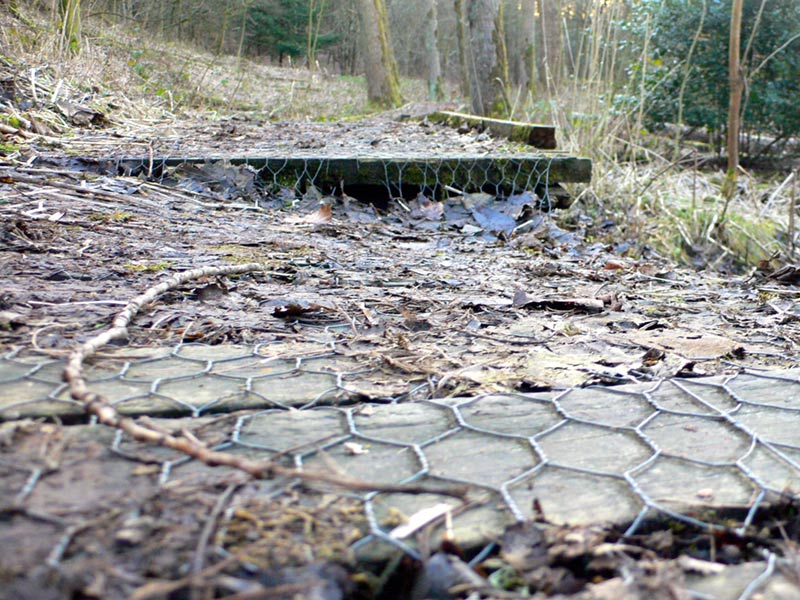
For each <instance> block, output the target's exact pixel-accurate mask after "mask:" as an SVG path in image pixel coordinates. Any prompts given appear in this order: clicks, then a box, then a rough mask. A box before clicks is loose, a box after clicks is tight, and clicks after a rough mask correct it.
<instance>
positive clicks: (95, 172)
mask: <svg viewBox="0 0 800 600" xmlns="http://www.w3.org/2000/svg"><path fill="white" fill-rule="evenodd" d="M394 116H396V115H387V116H384V117H383V118H382V119H372V120H370V121H368V122H365V123H348V124H344V125H342V124H329V125H321V124H315V125H310V124H301V123H290V124H269V123H259V122H241V123H239V122H236V121H235V120H224V121H216V122H203V121H198V120H191V121H187V122H175V121H170V122H164V123H154V122H150V123H142V124H141V126H140V127H138V128H135V127H131V124H130V123H126V124H125V127H124V128H123V127H118V126H117V127H116V129H115V126H114V125H113V124H110V125H109V124H106V125H105V126H104V127H103V128H102V129H92V128H91V125H90V128H89V129H85V130H81V129H78V130H76V131H75V137H71V138H69V139H67V138H63V139H60V140H59V141H58V143H54V142H52V140H51V141H50V142H47V140H45V143H44V145H43V146H39V145H38V144H39V142H38V141H36V140H34V142H30V143H28V142H25V143H24V144H23V147H24V148H23V150H22V151H21V152H19V153H15V154H14V156H13V157H10V158H7V159H0V216H2V219H0V281H1V282H2V288H1V289H0V351H1V352H2V353H3V354H4V355H7V356H11V355H13V356H15V357H20V358H26V357H36V356H43V357H51V358H58V359H60V358H65V357H66V356H67V355H68V353H69V351H70V350H71V349H72V348H74V347H75V345H76V344H79V343H83V342H85V341H87V340H89V339H90V338H91V337H92V336H94V335H95V334H96V333H97V332H98V331H102V330H103V329H105V328H107V327H108V326H109V325H110V324H111V322H112V320H113V319H114V317H115V315H116V314H117V313H118V312H119V311H120V310H121V308H122V307H123V306H124V305H125V304H126V303H127V302H129V301H130V300H131V299H133V298H134V297H135V296H137V295H139V294H141V293H142V292H144V291H145V290H146V289H148V288H149V287H151V286H153V285H155V284H157V283H159V282H161V281H163V280H164V279H165V278H167V277H168V276H170V275H171V274H173V273H178V272H182V271H186V270H188V269H193V268H198V267H206V266H207V267H214V266H224V265H236V264H244V263H251V262H257V263H261V264H262V265H263V269H262V270H257V271H253V272H251V273H246V274H242V275H240V276H228V277H215V276H209V277H205V278H201V279H198V280H195V281H191V282H188V283H185V284H183V285H180V286H177V287H176V288H174V289H170V290H169V291H167V292H166V293H165V294H164V295H162V296H161V297H160V298H158V300H157V301H154V302H152V303H149V304H147V305H146V306H144V307H143V310H142V311H141V312H140V314H139V315H137V316H136V318H135V319H134V320H133V322H132V324H131V325H130V327H129V328H128V339H127V340H126V344H127V347H129V348H133V349H140V348H151V347H162V346H176V345H178V344H180V343H185V342H199V343H204V344H210V345H216V344H223V343H235V344H249V345H254V344H269V343H271V342H275V341H285V340H296V341H297V343H298V344H302V343H309V342H311V341H315V342H316V343H319V340H320V339H322V338H324V339H325V340H328V341H329V342H332V343H335V344H336V345H337V346H338V347H340V348H345V349H346V350H347V352H348V356H349V357H350V358H354V359H355V360H358V361H362V362H363V364H364V365H365V366H373V367H374V366H375V365H376V364H378V365H380V373H381V375H380V378H379V379H378V380H376V381H373V382H371V385H370V386H366V387H364V388H363V389H361V390H360V391H359V394H358V397H357V398H356V397H354V398H349V399H348V401H351V402H355V401H387V400H391V399H395V400H396V399H398V398H400V399H402V400H403V401H413V400H414V399H415V393H418V394H425V396H426V397H433V398H446V397H456V396H462V397H469V396H475V395H478V394H483V393H491V392H509V391H511V392H534V391H550V390H562V389H567V388H569V387H573V386H587V385H592V384H601V385H618V384H622V383H631V382H646V381H653V380H655V379H658V378H663V377H697V376H704V375H719V374H727V373H735V372H738V371H739V370H741V369H743V368H749V369H768V370H769V369H786V368H791V367H794V366H796V365H797V359H798V341H800V327H799V326H798V319H797V311H796V308H795V303H794V298H795V296H796V290H795V288H794V285H793V284H794V283H795V282H796V279H795V276H794V274H795V273H794V271H792V270H789V271H783V272H781V273H778V274H771V273H770V272H769V271H768V270H765V272H763V273H762V272H758V271H757V272H754V273H751V274H744V275H741V276H736V277H730V276H720V275H715V274H713V273H698V272H694V271H690V270H687V269H684V268H679V267H677V266H675V265H674V264H671V263H670V262H669V261H668V260H666V259H664V258H663V257H659V256H656V255H654V253H653V252H652V250H651V249H650V248H649V247H648V245H647V243H646V240H640V239H626V236H625V233H624V232H620V235H619V237H618V239H619V242H618V243H617V244H613V245H611V244H607V243H603V242H600V241H596V239H597V238H596V232H597V231H599V230H601V229H603V228H605V229H613V228H615V227H617V226H618V225H617V224H616V223H614V222H604V223H595V222H594V220H593V217H592V211H591V206H590V205H589V204H588V203H589V197H588V196H581V199H580V200H579V201H578V202H576V203H575V204H574V205H573V207H572V208H570V209H569V210H568V211H560V212H558V213H556V214H551V213H545V212H542V211H541V210H540V204H539V203H538V201H537V199H536V198H535V197H533V196H532V195H527V196H526V195H525V194H518V195H517V196H516V197H513V198H505V197H504V198H495V197H492V196H487V195H485V194H466V195H459V194H457V193H453V194H452V195H451V197H450V198H448V199H445V200H443V201H433V200H432V199H430V198H426V197H424V196H419V197H417V198H415V199H412V200H406V201H398V202H390V203H388V204H386V205H384V204H383V203H377V205H376V204H371V203H370V202H368V200H369V198H359V199H358V200H357V199H355V198H351V197H349V196H347V195H338V196H324V195H323V194H322V193H321V192H320V191H319V190H314V189H306V190H303V191H301V193H295V192H294V191H288V190H284V191H280V190H278V191H276V190H274V189H267V188H266V187H265V186H264V185H263V181H262V180H261V179H260V178H259V175H260V174H259V173H255V172H253V171H252V170H250V169H247V168H245V167H230V166H225V165H223V164H214V165H205V166H191V167H176V168H174V169H171V170H169V171H167V172H161V173H158V176H157V177H154V176H153V173H149V175H150V177H148V173H147V172H146V171H143V172H141V173H139V174H137V175H132V174H126V173H125V172H119V171H117V170H116V169H115V168H114V161H113V160H110V161H107V160H106V159H114V158H118V157H120V156H140V157H141V158H142V160H143V161H145V162H146V161H147V160H148V157H152V156H153V154H160V155H169V156H176V155H181V154H184V153H185V154H187V155H193V156H197V155H220V154H225V153H228V152H234V151H237V150H238V151H239V153H240V154H242V153H245V154H246V153H247V152H248V151H251V150H252V149H253V148H254V144H258V143H261V144H262V146H259V147H258V149H259V151H263V150H264V149H265V148H267V149H270V150H272V151H275V150H276V149H278V150H279V149H283V150H284V151H289V152H300V153H301V154H302V152H304V151H305V152H311V151H329V152H332V153H334V154H343V155H346V154H349V153H353V154H361V153H364V152H374V151H376V150H375V149H376V147H378V148H380V149H382V150H385V149H391V150H392V151H393V152H397V151H399V150H403V149H404V150H408V151H410V150H414V151H423V150H424V149H425V148H433V149H435V150H436V151H438V152H447V151H452V152H463V151H470V152H488V151H492V150H496V149H499V148H503V149H507V145H506V144H504V143H503V142H502V141H497V140H492V139H491V138H488V137H487V136H485V134H480V133H477V132H454V131H452V130H448V129H446V128H443V127H439V126H436V125H430V124H425V125H420V124H419V123H417V122H411V123H401V122H398V121H396V120H393V117H394ZM46 137H47V136H46ZM264 139H268V140H269V142H268V143H264V142H263V140H264ZM254 140H255V141H254ZM85 158H90V159H92V160H88V161H87V160H84V159H85ZM573 192H574V193H575V194H576V195H579V194H580V190H579V189H575V190H573ZM509 220H510V222H512V223H513V226H512V227H509V225H508V223H509ZM419 390H422V391H419ZM2 418H4V419H6V421H5V422H3V423H2V424H0V473H1V474H2V479H3V486H2V489H3V491H2V494H0V565H2V568H1V569H0V580H1V581H3V589H2V591H0V597H2V598H9V599H11V598H37V599H42V600H46V599H48V598H135V599H137V600H145V599H148V598H191V599H193V600H194V599H200V598H222V597H226V598H279V597H308V598H310V597H314V598H325V599H328V598H330V599H334V598H343V597H347V598H360V597H364V598H367V597H376V596H377V597H383V598H424V597H449V596H448V595H447V593H446V591H445V590H446V589H447V588H448V587H450V584H461V585H462V588H461V590H462V591H461V592H460V594H461V595H467V594H470V593H471V594H473V596H472V597H481V596H484V597H489V596H496V597H516V596H517V595H518V594H519V593H520V592H519V590H521V589H523V588H525V589H528V590H530V591H538V593H539V594H542V595H545V594H547V593H550V594H564V595H568V596H569V597H577V598H622V597H631V598H635V597H644V596H645V595H648V596H650V597H657V598H660V597H664V598H668V597H670V598H680V597H688V596H686V592H685V591H682V590H683V587H682V585H683V578H684V575H683V573H684V571H682V570H681V569H680V568H679V567H678V566H677V564H676V563H675V562H674V561H672V560H671V559H672V558H674V557H675V556H677V555H678V554H679V553H680V551H681V548H683V547H686V546H689V545H690V542H687V540H690V539H691V538H692V536H695V535H700V534H699V533H698V532H695V531H690V530H689V529H683V530H682V531H681V533H679V534H677V535H676V534H675V532H670V530H668V529H667V530H666V531H664V530H659V531H655V532H653V533H651V534H648V535H644V536H643V537H642V538H640V539H637V540H633V541H632V540H628V543H629V546H630V547H629V552H628V554H625V555H620V554H613V556H612V555H611V554H609V555H603V554H602V552H600V553H599V554H598V552H597V551H596V550H597V548H598V547H601V546H602V545H603V544H605V543H606V542H614V541H617V540H618V539H619V533H618V532H615V530H614V528H611V527H599V528H597V529H591V528H589V529H580V530H576V529H571V530H565V529H563V528H549V527H548V526H547V525H546V523H540V524H539V525H538V526H537V525H534V524H528V527H527V529H525V528H522V529H519V530H516V529H515V530H509V531H507V532H506V534H505V535H506V536H507V537H506V538H504V539H503V540H500V544H499V546H500V547H501V548H502V549H503V552H502V553H501V558H497V556H495V558H494V560H495V561H498V560H500V563H497V562H495V563H493V565H494V569H493V571H494V572H495V573H497V572H502V569H503V568H504V567H508V566H509V565H511V566H512V567H515V568H516V573H517V575H516V576H517V577H519V581H516V582H513V581H512V582H510V583H509V582H505V583H504V584H503V585H495V587H494V588H489V587H488V584H487V581H488V580H486V579H484V578H483V576H484V575H486V576H488V575H489V571H488V570H484V572H482V573H475V572H473V571H470V574H465V569H466V567H465V566H464V563H462V562H461V561H460V559H459V558H458V554H459V549H458V548H452V547H447V546H446V547H445V550H446V552H444V553H435V552H434V551H435V546H436V545H437V544H433V546H434V548H433V550H432V554H431V556H430V557H429V559H428V560H427V561H425V562H424V563H421V564H420V563H413V562H412V561H409V560H408V559H407V558H402V557H401V558H398V559H397V560H396V561H395V562H394V563H389V564H388V565H387V564H381V565H378V566H376V565H356V564H354V563H353V562H352V558H351V557H350V556H349V554H348V553H349V550H348V548H349V544H350V543H351V542H352V541H353V540H355V539H357V538H358V537H359V536H360V535H363V533H364V532H365V531H366V530H367V528H368V524H367V523H365V522H364V515H363V512H362V511H360V509H359V505H358V503H356V502H354V501H353V500H352V499H350V498H349V497H348V496H347V494H341V493H337V494H332V493H330V490H320V489H317V488H315V487H314V486H311V488H313V489H307V488H306V487H304V486H303V485H298V486H288V485H287V484H286V482H285V481H280V482H275V481H270V480H269V478H267V481H254V480H252V479H250V478H248V477H247V476H246V475H245V474H243V473H240V472H237V471H236V470H235V469H219V470H214V469H210V468H208V469H199V470H198V471H197V472H196V473H195V474H194V475H192V474H190V475H188V476H185V477H183V478H181V479H180V480H179V481H178V482H176V483H174V484H172V485H169V486H162V485H160V484H159V478H158V470H159V464H161V462H160V461H162V460H163V455H162V454H163V453H164V452H171V451H167V450H165V449H161V448H157V447H152V446H148V445H147V444H135V443H133V442H131V444H132V447H131V448H129V449H128V450H127V451H120V450H119V448H117V447H116V446H115V445H114V437H115V432H114V431H113V430H112V429H110V428H109V429H100V430H99V432H98V427H92V426H90V425H87V424H86V423H87V419H83V418H79V419H75V420H74V422H70V423H68V424H67V423H63V422H59V421H58V420H55V421H53V420H48V419H24V420H17V419H14V418H13V417H12V416H9V415H6V416H4V417H2ZM230 418H232V417H231V415H225V414H219V415H211V416H207V417H203V418H200V419H193V420H186V421H185V422H184V421H178V420H173V421H172V422H166V423H162V424H161V426H162V427H166V428H170V429H174V430H177V429H181V430H184V431H189V432H190V433H192V435H193V436H195V437H197V438H199V439H202V440H204V441H206V442H208V443H209V444H213V443H214V441H219V438H220V436H221V434H220V428H221V427H222V426H223V425H224V424H225V422H226V420H229V419H230ZM215 436H216V437H215ZM270 485H272V486H274V488H275V489H276V490H279V491H280V493H275V494H269V493H267V494H265V493H264V490H265V486H266V487H267V488H269V486H270ZM233 495H236V497H237V509H236V510H235V511H234V512H233V513H232V514H229V513H226V512H225V511H226V510H227V508H228V506H229V503H230V499H231V497H232V496H233ZM787 510H788V509H787ZM791 510H793V509H791ZM791 510H788V512H787V513H786V514H790V513H791V514H796V513H793V512H791ZM545 516H546V515H545ZM765 519H766V521H765V523H763V524H762V525H763V527H764V531H765V532H766V533H764V535H763V536H762V537H760V538H758V539H757V540H755V541H754V540H752V539H743V538H737V539H736V540H734V541H726V540H721V541H720V543H721V545H722V546H723V547H724V546H726V545H727V546H731V548H732V549H729V551H730V552H731V553H732V554H731V559H730V560H731V562H737V561H741V560H743V559H745V558H748V557H749V556H750V555H753V556H755V555H756V554H757V552H756V550H757V549H758V548H762V547H770V548H774V547H776V545H777V541H776V540H777V538H778V536H779V534H778V532H779V531H783V533H784V534H785V538H786V540H788V542H787V544H789V545H791V543H795V542H796V541H797V536H796V526H797V523H796V518H786V519H782V515H770V516H769V517H765ZM770 519H771V520H770ZM223 523H224V526H223V525H222V524H223ZM520 527H521V526H520ZM668 534H669V535H675V537H669V539H665V537H664V536H668ZM570 535H571V536H572V537H569V536H570ZM576 536H577V537H576ZM567 537H569V539H568V540H566V541H565V539H566V538H567ZM676 538H677V540H678V541H677V542H676V541H675V540H676ZM576 539H577V540H578V543H577V546H576V545H575V541H576ZM709 544H710V545H711V546H713V544H714V543H713V542H712V543H709V542H708V539H706V538H704V541H703V542H702V543H701V544H699V546H701V547H702V552H706V553H707V551H708V547H709ZM748 544H749V545H748ZM520 548H522V549H523V550H520ZM631 548H632V549H631ZM473 550H474V549H470V551H473ZM702 552H701V554H702ZM735 552H738V554H736V555H735V556H734V554H735ZM520 553H521V554H520ZM748 553H750V554H748ZM496 554H497V553H496ZM590 556H591V557H593V560H594V562H592V561H590V560H589V557H590ZM703 556H705V557H706V558H707V557H708V556H707V554H704V555H703ZM601 558H602V559H604V560H600V559H601ZM590 563H591V565H590ZM490 564H492V563H490ZM631 565H633V566H631ZM498 566H499V567H500V568H498ZM542 567H545V568H544V570H542ZM634 567H635V568H634ZM626 569H628V570H627V571H626ZM467 570H468V569H467ZM512 570H513V569H512ZM508 572H510V571H508ZM625 572H627V573H628V574H629V579H627V580H626V579H625V578H624V577H623V575H621V574H622V573H625ZM631 573H633V574H631ZM497 577H499V576H495V580H494V581H493V583H494V584H497V581H496V579H497ZM631 578H632V579H631ZM630 581H633V582H634V583H633V584H631V583H630ZM590 583H592V584H594V585H590ZM501 587H504V588H506V589H509V590H517V592H506V591H501V590H500V588H501Z"/></svg>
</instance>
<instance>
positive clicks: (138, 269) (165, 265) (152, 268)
mask: <svg viewBox="0 0 800 600" xmlns="http://www.w3.org/2000/svg"><path fill="white" fill-rule="evenodd" d="M174 264H175V263H174V262H173V261H170V260H166V261H164V262H159V263H153V264H150V265H142V264H136V263H130V262H128V263H125V264H124V265H123V266H124V267H125V268H126V269H128V270H129V271H133V272H134V273H158V272H160V271H164V270H165V269H169V268H170V267H171V266H173V265H174Z"/></svg>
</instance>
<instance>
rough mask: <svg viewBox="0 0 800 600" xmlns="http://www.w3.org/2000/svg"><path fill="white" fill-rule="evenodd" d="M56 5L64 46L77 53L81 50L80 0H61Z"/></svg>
mask: <svg viewBox="0 0 800 600" xmlns="http://www.w3.org/2000/svg"><path fill="white" fill-rule="evenodd" d="M58 6H59V16H60V17H61V39H62V42H63V44H64V47H65V48H67V49H69V51H70V52H72V53H73V54H78V53H79V52H80V50H81V0H61V1H60V2H59V5H58Z"/></svg>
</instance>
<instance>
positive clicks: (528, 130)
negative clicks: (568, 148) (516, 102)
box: [425, 110, 556, 150]
mask: <svg viewBox="0 0 800 600" xmlns="http://www.w3.org/2000/svg"><path fill="white" fill-rule="evenodd" d="M425 118H426V119H427V120H428V121H431V122H434V123H445V124H447V125H449V126H450V127H462V126H466V127H469V128H470V129H472V128H478V129H480V130H482V131H488V132H489V133H491V134H492V135H493V136H495V137H503V138H506V139H507V140H510V141H512V142H521V143H523V144H528V145H529V146H533V147H534V148H541V149H542V150H555V149H556V128H555V126H553V125H541V124H539V123H525V122H521V121H506V120H504V119H490V118H489V117H481V116H478V115H470V114H465V113H460V112H453V111H446V110H443V111H439V112H434V113H430V114H428V115H426V117H425Z"/></svg>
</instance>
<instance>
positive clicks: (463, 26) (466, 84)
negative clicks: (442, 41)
mask: <svg viewBox="0 0 800 600" xmlns="http://www.w3.org/2000/svg"><path fill="white" fill-rule="evenodd" d="M453 8H454V9H455V12H456V39H457V41H458V64H459V66H460V68H461V94H462V95H463V96H464V97H465V98H466V97H469V90H470V81H471V80H472V77H470V72H469V58H468V57H469V48H467V38H468V32H467V11H466V8H465V7H464V0H454V2H453Z"/></svg>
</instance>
